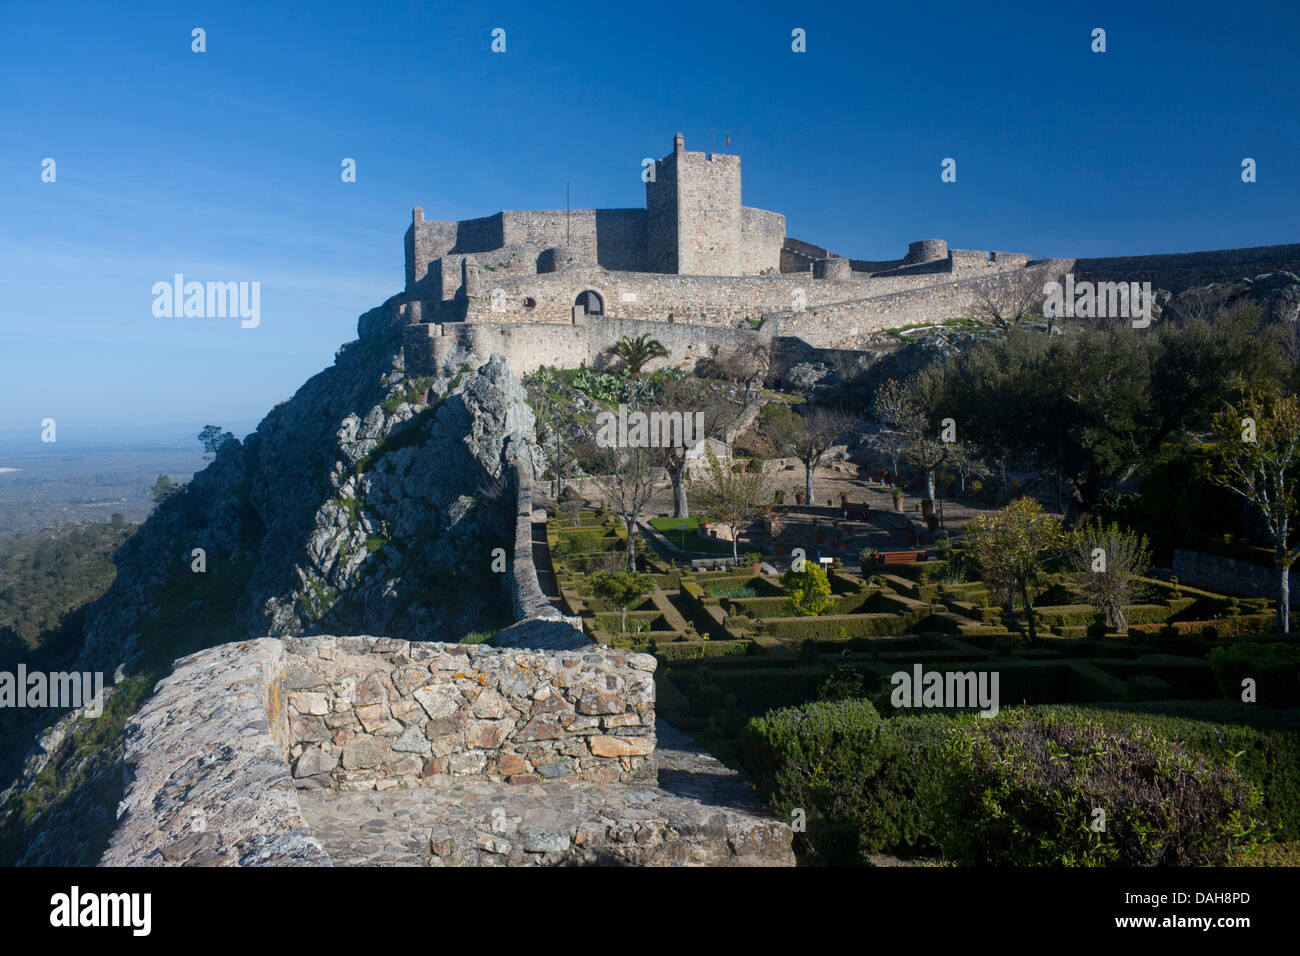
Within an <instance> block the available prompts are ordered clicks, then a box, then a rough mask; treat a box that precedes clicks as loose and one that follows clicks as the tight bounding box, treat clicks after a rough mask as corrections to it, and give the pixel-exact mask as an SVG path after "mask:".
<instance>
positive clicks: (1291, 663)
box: [1210, 643, 1300, 707]
mask: <svg viewBox="0 0 1300 956" xmlns="http://www.w3.org/2000/svg"><path fill="white" fill-rule="evenodd" d="M1210 664H1211V665H1212V666H1213V667H1214V676H1215V678H1216V679H1217V680H1218V682H1219V687H1220V689H1221V690H1222V691H1223V693H1224V696H1226V697H1227V698H1229V699H1230V700H1240V699H1241V694H1242V681H1243V680H1244V679H1247V678H1249V679H1251V680H1253V681H1255V700H1256V701H1258V702H1259V705H1260V706H1261V707H1300V645H1297V644H1281V643H1277V644H1245V643H1243V644H1234V645H1231V646H1229V647H1216V648H1214V650H1212V651H1210Z"/></svg>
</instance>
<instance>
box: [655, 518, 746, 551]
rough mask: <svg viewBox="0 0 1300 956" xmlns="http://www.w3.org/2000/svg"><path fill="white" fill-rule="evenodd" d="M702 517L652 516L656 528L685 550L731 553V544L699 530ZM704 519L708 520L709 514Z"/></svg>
mask: <svg viewBox="0 0 1300 956" xmlns="http://www.w3.org/2000/svg"><path fill="white" fill-rule="evenodd" d="M700 520H701V519H700V518H699V517H694V518H651V519H650V527H652V528H654V529H655V530H656V531H658V532H659V533H660V534H662V535H663V536H664V537H665V538H667V539H668V540H669V541H671V542H672V543H673V544H675V545H677V547H679V548H681V549H683V550H685V551H702V552H705V553H707V554H731V544H730V543H729V542H727V541H719V540H718V539H717V538H710V537H709V536H708V535H707V534H705V535H701V534H700V531H699V527H700ZM704 520H708V519H707V516H706V518H705V519H704Z"/></svg>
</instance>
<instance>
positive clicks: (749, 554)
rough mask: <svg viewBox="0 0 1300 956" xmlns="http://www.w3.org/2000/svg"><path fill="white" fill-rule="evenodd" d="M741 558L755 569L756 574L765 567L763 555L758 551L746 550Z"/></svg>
mask: <svg viewBox="0 0 1300 956" xmlns="http://www.w3.org/2000/svg"><path fill="white" fill-rule="evenodd" d="M741 560H742V561H745V562H747V563H748V564H749V565H750V567H752V568H753V569H754V573H755V574H758V573H759V572H760V571H761V570H762V569H763V556H762V555H761V554H759V553H758V552H757V551H746V552H745V553H744V554H743V555H741Z"/></svg>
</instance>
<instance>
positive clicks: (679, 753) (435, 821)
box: [299, 721, 794, 866]
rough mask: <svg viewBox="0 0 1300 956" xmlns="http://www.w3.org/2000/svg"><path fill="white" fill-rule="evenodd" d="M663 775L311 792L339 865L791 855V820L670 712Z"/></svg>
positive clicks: (318, 831)
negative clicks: (676, 725) (774, 811)
mask: <svg viewBox="0 0 1300 956" xmlns="http://www.w3.org/2000/svg"><path fill="white" fill-rule="evenodd" d="M657 734H658V738H659V748H658V750H657V751H656V754H655V758H656V763H657V765H658V773H659V786H658V787H653V786H636V785H628V784H609V783H592V782H581V781H580V782H573V783H567V782H563V781H549V782H546V783H536V784H532V785H529V786H512V785H510V784H490V783H472V784H457V785H452V786H447V787H443V788H436V789H420V790H389V791H373V790H371V791H362V792H352V793H336V792H331V791H326V790H316V791H305V792H303V793H302V794H300V797H299V798H300V801H301V804H302V811H303V815H304V817H305V818H306V819H307V821H308V823H309V824H310V826H311V830H312V833H313V835H314V836H315V837H316V839H318V840H319V841H320V842H321V845H322V847H323V848H324V851H325V853H326V854H328V856H329V858H330V859H331V861H333V863H334V865H335V866H574V865H578V866H599V865H612V866H792V865H794V855H793V853H792V852H791V850H790V840H791V832H790V828H789V827H788V826H786V825H785V824H784V823H781V822H780V821H778V820H776V819H774V818H773V817H772V816H771V815H770V814H768V813H767V812H766V811H765V809H764V807H763V806H762V803H761V801H760V800H759V799H758V797H757V796H756V795H755V793H754V791H753V790H752V789H750V788H749V786H748V785H746V784H745V782H744V781H743V780H741V779H740V777H739V775H737V774H736V773H735V772H734V771H732V770H730V769H728V768H727V767H725V766H724V765H723V764H721V763H720V762H719V761H718V760H716V759H715V758H713V757H711V756H710V755H708V754H706V753H704V752H702V751H701V750H699V749H698V748H697V747H696V746H695V745H694V744H693V743H692V741H691V740H690V739H689V738H688V737H686V736H685V735H683V734H680V733H678V732H677V731H676V730H674V729H673V728H671V727H669V726H668V725H667V724H665V723H663V722H662V721H660V722H659V724H658V727H657Z"/></svg>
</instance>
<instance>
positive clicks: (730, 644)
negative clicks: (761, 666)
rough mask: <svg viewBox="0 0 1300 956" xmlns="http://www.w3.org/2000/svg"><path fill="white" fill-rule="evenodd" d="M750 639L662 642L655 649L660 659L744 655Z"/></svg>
mask: <svg viewBox="0 0 1300 956" xmlns="http://www.w3.org/2000/svg"><path fill="white" fill-rule="evenodd" d="M750 647H751V645H750V642H749V641H672V642H671V643H662V642H661V643H660V644H659V645H658V646H657V647H656V648H655V649H654V651H653V653H654V655H655V656H656V657H658V658H659V660H660V661H662V662H664V663H668V662H670V661H690V660H704V659H706V658H710V657H744V656H745V655H746V654H748V653H749V652H750V651H749V649H750Z"/></svg>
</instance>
